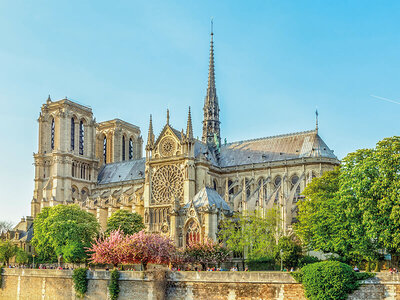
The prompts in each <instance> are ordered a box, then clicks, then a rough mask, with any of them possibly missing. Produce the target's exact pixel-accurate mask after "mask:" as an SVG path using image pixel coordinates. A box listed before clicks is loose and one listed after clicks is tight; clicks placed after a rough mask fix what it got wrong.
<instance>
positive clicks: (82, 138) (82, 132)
mask: <svg viewBox="0 0 400 300" xmlns="http://www.w3.org/2000/svg"><path fill="white" fill-rule="evenodd" d="M84 142H85V129H84V127H83V121H81V122H80V123H79V154H80V155H83V146H84Z"/></svg>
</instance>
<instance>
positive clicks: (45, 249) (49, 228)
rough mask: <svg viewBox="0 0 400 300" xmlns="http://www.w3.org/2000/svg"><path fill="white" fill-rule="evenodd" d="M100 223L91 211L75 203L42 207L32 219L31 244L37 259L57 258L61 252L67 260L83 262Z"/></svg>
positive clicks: (48, 259) (52, 259)
mask: <svg viewBox="0 0 400 300" xmlns="http://www.w3.org/2000/svg"><path fill="white" fill-rule="evenodd" d="M99 227H100V226H99V224H98V222H97V220H96V217H95V216H94V215H92V214H91V213H88V212H86V211H84V210H81V209H80V208H79V206H77V205H61V204H60V205H57V206H54V207H45V208H43V209H42V211H41V212H40V214H39V215H38V216H37V217H36V219H35V221H34V232H35V235H34V237H33V239H32V244H33V245H34V246H35V250H36V252H37V254H38V257H39V259H41V260H43V261H56V260H57V257H58V256H60V255H62V256H63V258H64V260H65V261H66V262H80V261H85V260H86V258H87V253H86V252H85V251H84V249H85V248H87V247H89V246H90V245H91V243H92V241H93V239H94V238H95V237H96V236H97V235H98V232H99Z"/></svg>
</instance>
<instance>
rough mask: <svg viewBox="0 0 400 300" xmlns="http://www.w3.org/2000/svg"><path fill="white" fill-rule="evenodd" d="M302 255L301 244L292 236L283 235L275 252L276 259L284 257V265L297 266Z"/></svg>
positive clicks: (288, 266)
mask: <svg viewBox="0 0 400 300" xmlns="http://www.w3.org/2000/svg"><path fill="white" fill-rule="evenodd" d="M302 256H303V255H302V249H301V246H300V245H299V244H298V243H296V242H295V241H294V240H293V239H292V238H290V237H288V236H283V237H281V238H280V239H279V241H278V245H277V247H276V252H275V259H276V261H280V260H281V259H282V262H283V265H284V266H285V267H287V268H288V269H289V268H291V267H293V268H296V267H297V265H298V263H299V260H300V258H301V257H302Z"/></svg>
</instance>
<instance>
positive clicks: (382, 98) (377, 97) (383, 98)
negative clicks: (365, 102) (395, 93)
mask: <svg viewBox="0 0 400 300" xmlns="http://www.w3.org/2000/svg"><path fill="white" fill-rule="evenodd" d="M371 97H374V98H376V99H380V100H383V101H387V102H391V103H395V104H400V102H397V101H394V100H392V99H388V98H385V97H380V96H375V95H371Z"/></svg>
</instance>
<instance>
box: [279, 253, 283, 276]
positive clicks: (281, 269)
mask: <svg viewBox="0 0 400 300" xmlns="http://www.w3.org/2000/svg"><path fill="white" fill-rule="evenodd" d="M279 254H280V256H281V272H282V271H283V259H282V254H283V250H282V249H281V250H279Z"/></svg>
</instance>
